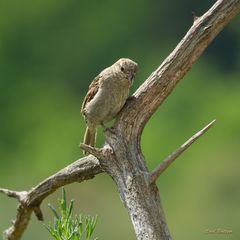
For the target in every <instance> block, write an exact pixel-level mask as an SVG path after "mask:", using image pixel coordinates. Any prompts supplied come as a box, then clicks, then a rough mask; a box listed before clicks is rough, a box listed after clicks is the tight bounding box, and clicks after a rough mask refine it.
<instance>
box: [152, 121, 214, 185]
mask: <svg viewBox="0 0 240 240" xmlns="http://www.w3.org/2000/svg"><path fill="white" fill-rule="evenodd" d="M215 121H216V119H214V120H213V121H211V122H210V123H209V124H207V125H206V126H205V127H204V128H202V129H201V130H200V131H198V132H197V133H196V134H194V135H193V136H192V137H191V138H189V139H188V140H187V141H186V142H185V143H183V144H182V145H181V146H180V147H179V148H178V149H177V150H175V151H174V152H172V153H171V154H170V155H169V156H168V157H167V158H165V159H164V160H163V161H162V162H161V163H160V164H159V165H158V166H157V167H156V168H155V169H154V170H153V171H152V172H151V173H150V174H149V175H150V176H149V182H150V184H151V183H153V182H155V181H156V180H157V179H158V177H159V176H160V175H161V174H162V173H163V172H164V171H165V170H166V169H167V168H168V167H169V165H170V164H171V163H173V162H174V160H175V159H177V157H179V156H180V155H181V154H182V153H183V152H184V151H185V150H186V149H187V148H189V147H190V146H191V145H192V144H193V143H194V142H195V141H196V140H197V139H198V138H199V137H201V136H202V135H203V134H204V133H205V132H207V131H208V130H209V129H210V128H211V127H212V126H213V124H214V123H215Z"/></svg>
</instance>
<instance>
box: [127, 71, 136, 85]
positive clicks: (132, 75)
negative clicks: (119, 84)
mask: <svg viewBox="0 0 240 240" xmlns="http://www.w3.org/2000/svg"><path fill="white" fill-rule="evenodd" d="M135 75H136V74H135V73H129V74H128V81H129V82H130V83H131V84H132V82H133V79H134V77H135Z"/></svg>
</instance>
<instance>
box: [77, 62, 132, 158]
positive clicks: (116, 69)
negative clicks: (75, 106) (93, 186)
mask: <svg viewBox="0 0 240 240" xmlns="http://www.w3.org/2000/svg"><path fill="white" fill-rule="evenodd" d="M136 73H137V63H135V62H134V61H132V60H131V59H128V58H120V59H119V60H118V61H117V62H115V63H114V64H113V65H112V66H110V67H108V68H106V69H104V70H103V71H102V72H101V73H100V74H99V75H98V76H97V77H95V79H94V80H93V81H92V83H91V84H90V86H89V89H88V92H87V95H86V96H85V98H84V100H83V103H82V108H81V113H82V114H83V117H84V119H85V122H86V125H87V127H86V131H85V134H84V143H85V144H87V145H90V146H92V147H95V143H96V134H97V127H98V126H99V125H101V126H102V127H103V128H104V129H105V126H104V123H106V122H109V121H111V120H113V119H114V118H115V117H116V116H117V114H118V113H119V112H120V110H121V109H122V107H123V106H124V104H125V102H126V100H127V98H128V95H129V88H130V86H131V85H132V83H133V79H134V77H135V75H136ZM83 153H84V154H85V155H86V152H85V151H84V152H83Z"/></svg>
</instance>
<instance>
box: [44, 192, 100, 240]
mask: <svg viewBox="0 0 240 240" xmlns="http://www.w3.org/2000/svg"><path fill="white" fill-rule="evenodd" d="M48 206H49V208H50V209H51V210H52V212H53V215H54V221H53V223H52V224H51V223H49V225H48V226H46V225H45V227H46V228H47V230H48V231H49V233H50V234H51V236H52V237H53V239H55V240H91V239H92V237H93V232H94V230H95V227H96V224H97V216H96V217H91V216H83V215H79V216H75V219H74V218H73V216H72V215H73V200H71V202H70V204H69V206H67V198H66V192H65V189H64V188H63V189H62V198H61V199H60V200H59V210H60V215H59V214H58V212H57V211H56V209H55V208H54V207H53V206H52V205H51V204H48ZM94 239H95V240H96V239H97V238H94Z"/></svg>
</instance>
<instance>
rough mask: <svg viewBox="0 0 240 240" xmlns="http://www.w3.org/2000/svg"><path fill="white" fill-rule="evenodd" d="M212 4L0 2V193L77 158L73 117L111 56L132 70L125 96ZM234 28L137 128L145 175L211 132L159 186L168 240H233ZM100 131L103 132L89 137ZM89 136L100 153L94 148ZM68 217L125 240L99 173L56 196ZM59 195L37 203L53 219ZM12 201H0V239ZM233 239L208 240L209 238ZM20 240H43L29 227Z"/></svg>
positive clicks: (238, 53)
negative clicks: (92, 220) (135, 67)
mask: <svg viewBox="0 0 240 240" xmlns="http://www.w3.org/2000/svg"><path fill="white" fill-rule="evenodd" d="M213 3H214V2H213V1H212V0H206V1H197V0H183V1H175V0H168V1H165V0H152V1H147V0H132V1H128V0H122V1H109V0H107V1H104V2H103V1H87V0H81V1H76V0H73V1H63V0H51V1H48V0H35V1H30V0H23V1H16V0H13V1H7V0H2V1H1V2H0V12H1V14H0V187H5V188H10V189H15V190H28V189H30V188H31V187H33V186H34V185H36V184H37V183H39V182H40V181H41V180H43V179H45V178H46V177H48V176H50V175H51V174H53V173H55V172H56V171H58V170H59V169H61V168H63V167H65V166H66V165H68V164H70V163H71V162H73V161H74V160H76V159H78V158H80V157H81V156H82V153H81V151H80V150H79V148H78V145H79V142H80V141H81V140H82V138H83V133H84V128H85V125H84V122H83V118H82V116H81V115H80V106H81V102H82V100H83V97H84V95H85V94H86V91H87V88H88V85H89V83H90V82H91V81H92V79H93V78H94V77H95V76H96V75H97V74H98V73H99V72H100V71H101V70H102V69H103V68H105V67H107V66H109V65H111V64H112V63H113V62H114V61H116V60H117V59H118V58H120V57H129V58H132V59H133V60H135V61H136V62H138V64H139V73H138V75H137V78H136V81H135V83H134V86H133V87H132V93H133V92H134V91H135V90H136V89H137V88H138V86H139V85H140V84H141V83H142V82H143V81H144V80H145V79H146V78H147V76H148V75H149V74H150V73H151V72H152V71H153V70H154V69H155V68H156V67H157V66H159V65H160V63H161V62H162V61H163V60H164V58H165V57H167V55H168V54H169V53H170V52H171V51H172V50H173V49H174V47H175V46H176V44H177V43H178V42H179V41H180V39H181V38H182V37H183V36H184V34H185V33H186V31H187V30H188V29H189V27H190V26H191V24H192V22H193V16H192V12H195V14H196V15H201V14H203V13H204V12H205V11H206V10H207V9H208V8H209V7H210V6H211V5H212V4H213ZM239 26H240V19H239V17H238V18H235V19H234V21H232V22H231V23H230V24H229V25H228V26H227V27H226V28H225V29H224V31H223V32H222V33H221V34H220V35H219V36H218V37H217V38H216V39H215V40H214V42H213V43H212V44H211V46H209V48H208V49H207V50H206V51H205V53H204V54H203V55H202V56H201V58H200V59H199V60H198V61H197V63H195V64H194V66H193V67H192V69H191V70H190V72H189V73H188V74H187V75H186V76H185V77H184V79H183V80H182V81H181V82H180V83H179V84H178V86H177V88H176V89H175V91H174V92H173V93H172V94H171V95H170V97H169V98H168V99H167V100H166V101H165V102H164V104H163V105H162V106H161V107H160V108H159V109H158V111H157V112H156V113H155V114H154V116H153V117H152V118H151V119H150V121H149V123H148V124H147V126H146V128H145V130H144V132H143V136H142V148H143V152H144V155H145V157H146V161H147V164H148V167H149V169H152V168H153V167H154V166H156V165H157V164H158V163H159V162H160V161H161V160H162V159H164V157H166V156H167V155H168V154H169V153H170V152H171V151H173V150H175V149H176V148H177V147H178V146H179V145H180V144H182V143H183V142H184V141H185V140H186V139H187V138H188V137H190V136H191V135H192V134H194V133H195V132H196V131H198V130H199V129H200V128H202V127H203V126H204V125H206V124H207V123H208V122H210V121H211V120H212V119H215V118H216V119H217V122H216V124H215V126H214V127H213V128H212V129H211V130H210V131H209V132H208V133H207V134H206V135H204V136H203V137H202V138H201V139H200V140H199V141H198V142H197V143H195V144H194V145H193V146H192V147H191V148H190V149H189V150H188V151H187V152H186V153H184V154H183V155H182V156H181V157H180V158H179V159H178V160H177V161H176V162H175V163H174V164H173V165H172V166H171V167H170V168H169V169H168V171H166V172H165V173H164V174H163V175H162V176H161V178H160V179H159V180H158V186H159V189H160V194H161V199H162V203H163V206H164V210H165V214H166V218H167V222H168V224H169V228H170V231H171V234H172V236H173V238H174V239H179V240H185V239H196V240H197V239H201V240H204V239H240V226H239V224H240V205H239V204H240V187H239V186H240V174H239V169H240V157H239V149H240V81H239V80H240V30H239ZM99 132H101V130H100V131H99ZM103 141H104V139H103V135H102V134H101V133H99V138H98V145H99V146H101V144H102V143H103ZM66 191H67V194H68V198H69V200H70V199H75V211H76V213H80V212H81V213H84V214H92V215H96V214H97V215H98V216H99V223H98V225H97V229H96V233H97V236H98V237H99V239H115V240H118V239H119V240H120V239H121V240H122V239H127V240H128V239H129V240H130V239H134V232H133V228H132V225H131V223H130V220H129V218H128V215H127V212H126V211H125V209H124V207H123V205H122V203H121V201H120V199H119V196H118V193H117V190H116V187H115V185H114V183H113V182H112V180H111V178H110V177H108V176H107V175H105V174H101V175H98V176H97V177H95V178H94V179H93V180H90V181H87V182H84V183H81V184H72V185H70V186H67V187H66ZM60 194H61V191H60V190H59V191H57V192H56V193H55V194H53V195H52V196H50V197H48V198H47V199H46V200H45V201H44V202H43V204H42V209H43V212H44V216H45V223H46V224H47V223H48V222H49V221H51V220H52V219H53V217H52V214H51V212H50V210H49V209H48V208H47V203H48V202H51V203H52V204H53V205H56V203H57V199H58V198H59V197H60ZM15 214H16V201H15V200H12V199H9V198H7V197H5V196H3V195H1V196H0V231H1V232H2V231H3V230H4V229H6V228H7V227H8V226H9V225H10V221H11V219H13V218H14V217H15ZM217 228H222V229H227V230H232V234H230V235H207V234H205V231H206V230H207V229H217ZM23 239H25V240H30V239H50V236H49V235H48V233H47V231H46V230H45V228H44V227H43V225H42V223H41V222H38V221H37V220H36V218H35V216H32V221H31V224H30V225H29V228H28V230H27V231H26V232H25V234H24V237H23Z"/></svg>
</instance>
